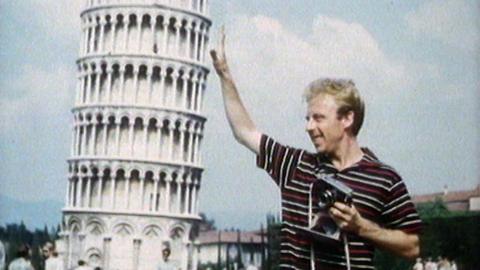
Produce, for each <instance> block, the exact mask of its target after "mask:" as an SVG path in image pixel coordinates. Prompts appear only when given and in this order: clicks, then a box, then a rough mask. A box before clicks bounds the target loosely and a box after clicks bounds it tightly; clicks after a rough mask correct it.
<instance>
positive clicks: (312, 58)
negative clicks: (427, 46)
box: [227, 15, 411, 130]
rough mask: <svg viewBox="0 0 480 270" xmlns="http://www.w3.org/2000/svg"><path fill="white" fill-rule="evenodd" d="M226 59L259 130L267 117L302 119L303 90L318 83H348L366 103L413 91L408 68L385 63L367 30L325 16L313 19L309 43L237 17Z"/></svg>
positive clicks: (266, 21) (270, 22)
mask: <svg viewBox="0 0 480 270" xmlns="http://www.w3.org/2000/svg"><path fill="white" fill-rule="evenodd" d="M227 55H228V57H229V59H230V62H231V65H232V70H233V73H234V76H235V78H236V81H237V83H238V85H239V88H241V90H240V91H241V93H242V96H244V98H245V100H246V103H247V106H248V105H250V106H251V107H252V109H253V110H252V111H253V114H254V115H255V116H258V119H259V120H260V123H261V124H264V123H262V122H261V121H264V122H265V123H268V122H269V120H268V119H271V118H270V115H269V114H271V111H277V112H278V113H279V114H281V115H285V117H287V118H288V119H290V120H292V122H298V121H299V120H300V119H303V104H302V102H301V95H302V93H303V89H304V87H305V86H306V85H307V84H308V83H309V82H310V81H312V80H314V79H317V78H319V77H325V76H335V77H339V76H340V77H349V78H352V79H353V80H354V81H355V82H356V83H357V85H358V87H359V88H360V91H361V92H362V93H363V95H364V97H365V99H366V100H367V101H369V102H375V101H378V100H382V99H384V98H391V97H392V96H393V95H396V94H398V93H400V91H398V90H399V89H402V91H409V89H411V87H408V86H407V85H408V84H410V83H411V79H410V77H409V76H407V74H406V68H405V67H404V66H403V65H402V64H399V63H397V62H395V61H393V60H392V59H389V58H388V57H387V56H386V55H385V53H384V52H383V51H382V50H381V49H380V46H379V44H378V42H377V41H376V40H375V38H374V37H373V36H372V34H370V32H369V31H368V30H367V29H365V27H363V26H362V25H360V24H358V23H347V22H344V21H342V20H339V19H335V18H330V17H326V16H317V18H316V19H315V21H314V22H313V24H312V31H311V34H309V36H308V37H302V36H300V35H298V34H296V33H294V32H292V31H289V30H288V29H287V28H286V27H285V26H284V25H283V24H282V23H281V22H279V21H278V20H276V19H274V18H270V17H267V16H263V15H257V16H253V17H247V16H240V17H239V18H238V19H237V20H236V21H235V22H234V23H233V24H232V26H231V27H229V29H227ZM405 89H407V90H405ZM272 95H275V100H277V102H276V104H275V105H274V106H275V107H272V108H271V109H270V110H264V108H263V106H260V105H262V103H263V101H264V100H267V99H271V98H272ZM262 119H263V120H262ZM280 125H281V123H280ZM302 125H303V123H302ZM300 130H301V129H300Z"/></svg>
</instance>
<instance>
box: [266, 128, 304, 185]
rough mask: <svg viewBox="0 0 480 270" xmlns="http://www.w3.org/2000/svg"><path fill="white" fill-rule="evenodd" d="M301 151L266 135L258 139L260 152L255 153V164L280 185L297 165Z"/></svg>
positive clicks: (287, 178) (289, 176)
mask: <svg viewBox="0 0 480 270" xmlns="http://www.w3.org/2000/svg"><path fill="white" fill-rule="evenodd" d="M301 153H302V151H301V150H298V149H295V148H291V147H287V146H283V145H282V144H280V143H278V142H276V141H275V140H274V139H272V138H270V137H269V136H267V135H262V138H261V140H260V153H259V154H258V155H257V166H258V167H259V168H262V169H264V170H265V171H266V172H267V173H268V174H269V175H270V176H271V177H272V179H273V180H274V181H275V183H276V184H277V185H278V186H279V187H282V186H283V185H284V184H285V183H286V182H288V180H289V179H291V177H292V174H293V172H294V170H295V168H296V167H297V164H298V160H299V157H300V155H301Z"/></svg>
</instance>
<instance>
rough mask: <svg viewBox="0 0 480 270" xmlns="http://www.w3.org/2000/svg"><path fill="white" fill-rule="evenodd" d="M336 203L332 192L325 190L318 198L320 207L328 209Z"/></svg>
mask: <svg viewBox="0 0 480 270" xmlns="http://www.w3.org/2000/svg"><path fill="white" fill-rule="evenodd" d="M334 203H335V199H334V196H333V194H332V192H331V191H330V190H328V189H327V190H325V191H324V192H322V193H320V196H319V197H318V207H320V208H323V209H326V208H329V207H330V206H332V205H333V204H334Z"/></svg>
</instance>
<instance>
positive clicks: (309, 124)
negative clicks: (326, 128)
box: [305, 119, 313, 132]
mask: <svg viewBox="0 0 480 270" xmlns="http://www.w3.org/2000/svg"><path fill="white" fill-rule="evenodd" d="M312 122H313V121H312V119H309V120H307V123H306V124H305V131H307V132H310V131H312V130H313V123H312Z"/></svg>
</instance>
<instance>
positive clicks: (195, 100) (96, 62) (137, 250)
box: [60, 0, 211, 270]
mask: <svg viewBox="0 0 480 270" xmlns="http://www.w3.org/2000/svg"><path fill="white" fill-rule="evenodd" d="M207 1H208V0H87V1H86V3H85V7H84V9H83V10H82V12H81V15H80V16H81V22H82V41H81V45H80V53H79V58H78V60H77V67H78V80H77V81H78V83H77V89H76V97H75V105H74V107H73V109H72V113H73V119H74V123H73V136H72V145H71V157H70V158H69V159H68V171H69V175H68V185H67V191H66V198H65V200H66V204H65V207H64V208H63V210H62V211H63V226H62V233H61V241H60V242H61V243H62V245H63V249H64V255H65V256H64V258H65V260H66V262H65V263H66V265H67V267H70V266H73V265H76V263H77V260H79V259H82V260H85V261H87V262H88V263H89V264H90V265H94V266H95V265H98V266H101V267H102V268H103V269H128V270H130V269H134V270H136V269H145V270H146V269H156V265H158V263H159V262H160V259H161V250H162V248H163V247H164V246H166V245H168V246H169V247H170V248H171V261H172V262H173V263H174V264H176V266H177V267H181V269H195V268H196V267H195V263H194V262H195V261H196V260H195V258H194V257H195V256H196V254H194V249H193V248H192V239H193V238H194V235H193V233H192V226H193V224H194V223H195V221H197V220H199V215H198V192H199V189H200V183H201V176H202V172H203V168H202V166H201V154H200V153H201V145H202V139H203V129H204V124H205V121H206V118H205V117H204V116H203V115H202V113H201V111H202V106H203V103H202V100H203V96H204V92H205V83H206V79H207V74H208V72H209V71H208V69H207V67H206V66H205V65H204V59H205V51H206V47H207V43H208V33H209V29H210V26H211V21H210V19H209V18H208V16H207V13H208V11H207V5H208V3H207Z"/></svg>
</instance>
